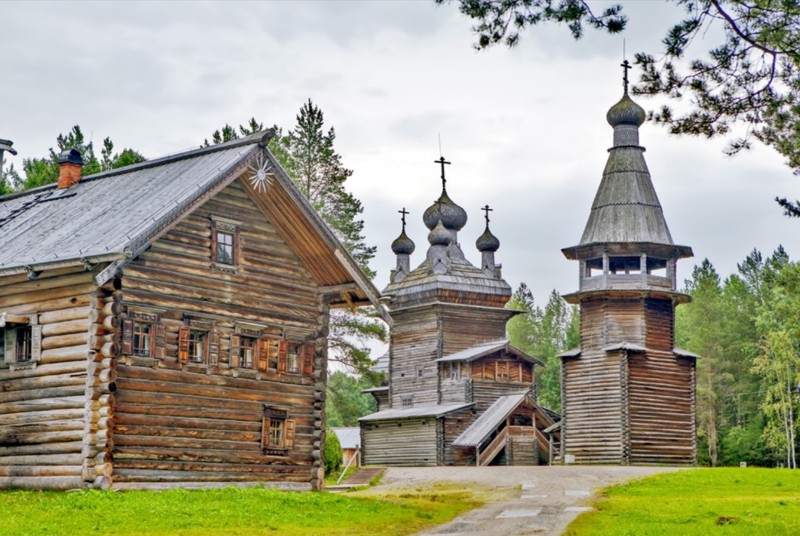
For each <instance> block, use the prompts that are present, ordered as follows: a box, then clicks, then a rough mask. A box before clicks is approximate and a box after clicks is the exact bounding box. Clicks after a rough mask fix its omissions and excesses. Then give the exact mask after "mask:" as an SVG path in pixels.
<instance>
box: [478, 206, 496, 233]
mask: <svg viewBox="0 0 800 536" xmlns="http://www.w3.org/2000/svg"><path fill="white" fill-rule="evenodd" d="M481 210H482V211H484V212H485V213H486V215H485V216H484V218H486V228H487V229H488V228H489V213H490V212H494V209H493V208H489V205H486V206H485V207H482V208H481Z"/></svg>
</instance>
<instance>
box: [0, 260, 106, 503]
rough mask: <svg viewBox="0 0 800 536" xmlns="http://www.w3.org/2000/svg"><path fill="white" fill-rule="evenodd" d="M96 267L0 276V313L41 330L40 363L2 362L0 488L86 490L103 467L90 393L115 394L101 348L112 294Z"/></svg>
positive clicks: (96, 400) (103, 426) (102, 425)
mask: <svg viewBox="0 0 800 536" xmlns="http://www.w3.org/2000/svg"><path fill="white" fill-rule="evenodd" d="M100 268H102V267H98V268H97V269H100ZM97 269H95V270H91V271H86V270H84V269H83V268H64V269H59V270H51V271H47V272H43V273H40V274H38V278H37V279H36V280H33V281H29V280H28V279H27V277H26V275H15V276H8V277H5V278H0V312H5V313H12V314H21V315H30V316H31V318H32V319H33V322H35V323H36V324H38V326H39V327H40V328H39V329H38V331H40V332H41V339H40V340H39V344H40V348H41V353H40V356H39V358H38V359H35V360H34V361H32V362H27V363H19V364H13V363H6V362H0V488H31V489H71V488H85V487H91V486H93V485H95V481H96V479H98V477H100V476H102V474H103V471H104V470H105V469H104V468H105V459H104V457H103V456H100V457H97V454H98V453H99V452H100V450H99V449H100V447H98V443H99V442H101V439H100V435H101V434H98V432H99V431H100V430H101V429H103V430H105V429H107V421H102V420H101V419H102V418H104V417H100V415H99V413H98V411H99V405H100V402H99V400H100V397H99V396H98V397H96V398H95V397H93V395H94V394H95V393H96V392H100V391H101V390H102V391H104V394H105V395H107V394H109V386H111V387H110V388H111V389H112V390H113V375H111V374H109V373H108V372H105V373H103V371H107V370H108V368H109V366H110V365H111V360H110V359H109V360H106V359H104V357H103V355H102V353H101V351H100V350H101V348H103V346H104V344H105V341H104V337H105V332H104V331H103V329H102V327H101V326H102V320H103V316H104V314H103V308H104V306H105V303H106V299H107V298H109V299H110V294H111V292H112V291H111V290H109V289H97V288H96V285H94V283H93V277H94V275H95V273H96V272H97ZM0 331H1V330H0ZM34 344H37V343H34ZM103 383H105V385H104V386H103V385H101V384H103ZM88 394H91V395H92V396H91V397H90V396H87V395H88ZM87 432H91V433H89V434H87ZM98 484H100V481H98Z"/></svg>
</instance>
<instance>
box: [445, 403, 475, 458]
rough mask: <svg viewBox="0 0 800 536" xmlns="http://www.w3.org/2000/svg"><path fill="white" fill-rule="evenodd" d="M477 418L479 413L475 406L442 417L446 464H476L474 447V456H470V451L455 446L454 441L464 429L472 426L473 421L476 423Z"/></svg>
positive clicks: (472, 453)
mask: <svg viewBox="0 0 800 536" xmlns="http://www.w3.org/2000/svg"><path fill="white" fill-rule="evenodd" d="M477 418H478V413H477V412H476V411H475V410H474V409H473V408H466V409H463V410H460V411H458V412H455V413H449V414H447V415H445V416H444V417H442V436H443V446H444V458H443V463H444V465H474V463H475V452H474V449H473V450H472V452H471V455H472V456H471V458H470V457H469V454H470V451H468V450H465V449H456V448H454V447H453V441H455V440H456V438H457V437H458V436H460V435H461V434H462V433H463V432H464V430H466V429H467V428H469V427H470V426H472V423H474V422H475V420H476V419H477ZM465 455H466V456H465Z"/></svg>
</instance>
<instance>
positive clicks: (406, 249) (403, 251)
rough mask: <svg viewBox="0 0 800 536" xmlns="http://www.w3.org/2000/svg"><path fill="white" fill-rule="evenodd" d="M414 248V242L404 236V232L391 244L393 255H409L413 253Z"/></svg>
mask: <svg viewBox="0 0 800 536" xmlns="http://www.w3.org/2000/svg"><path fill="white" fill-rule="evenodd" d="M415 247H416V246H415V245H414V241H413V240H411V239H410V238H409V237H408V236H407V235H406V232H405V231H403V232H402V233H400V236H398V237H397V238H396V239H395V241H394V242H392V251H394V254H395V255H411V254H412V253H414V249H415Z"/></svg>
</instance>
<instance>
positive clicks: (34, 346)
mask: <svg viewBox="0 0 800 536" xmlns="http://www.w3.org/2000/svg"><path fill="white" fill-rule="evenodd" d="M37 318H38V317H37V315H35V314H34V315H5V314H2V315H0V326H2V327H0V364H4V365H11V366H13V365H20V366H22V367H25V366H26V365H29V364H33V363H35V362H37V361H38V360H39V358H40V356H41V352H42V327H41V326H40V325H38V323H37Z"/></svg>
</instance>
